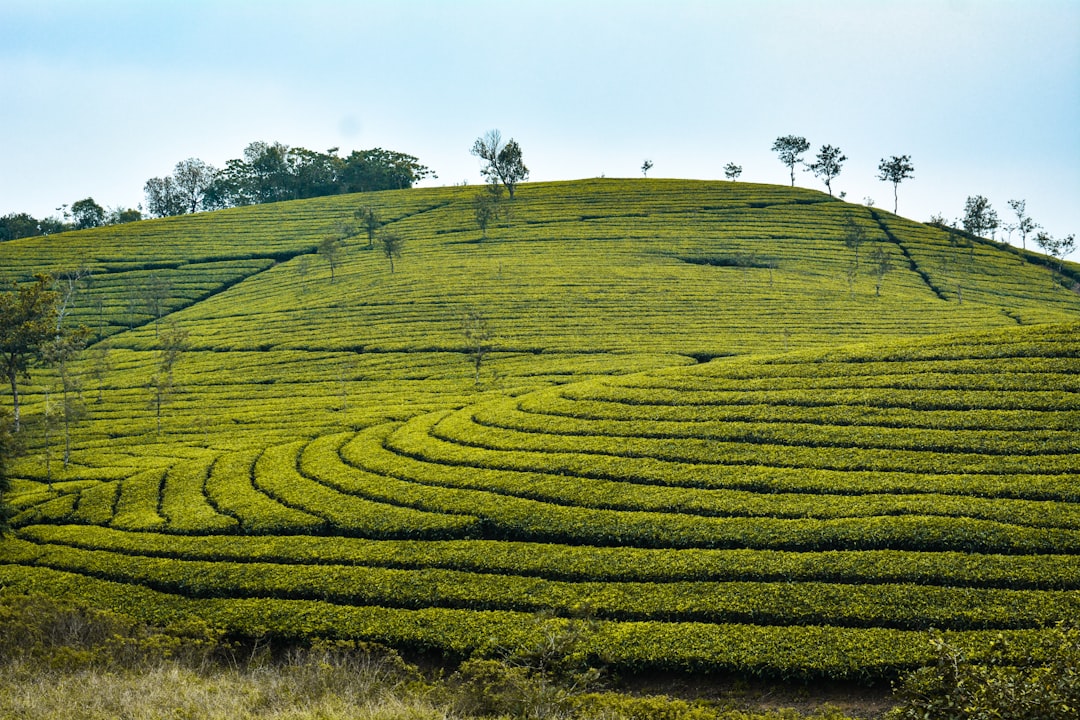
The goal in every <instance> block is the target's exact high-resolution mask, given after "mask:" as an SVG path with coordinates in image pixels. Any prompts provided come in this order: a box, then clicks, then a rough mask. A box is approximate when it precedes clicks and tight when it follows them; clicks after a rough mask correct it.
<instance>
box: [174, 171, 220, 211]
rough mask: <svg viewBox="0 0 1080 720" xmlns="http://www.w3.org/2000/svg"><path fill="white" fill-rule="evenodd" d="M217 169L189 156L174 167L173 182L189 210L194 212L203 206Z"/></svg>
mask: <svg viewBox="0 0 1080 720" xmlns="http://www.w3.org/2000/svg"><path fill="white" fill-rule="evenodd" d="M216 175H217V171H216V170H215V169H214V168H213V166H211V165H208V164H206V163H204V162H203V161H202V160H200V159H198V158H188V159H187V160H181V161H180V162H178V163H176V167H175V168H174V169H173V183H174V185H175V186H176V191H177V192H178V193H179V195H180V199H181V200H182V201H183V203H184V207H185V209H186V211H187V212H189V213H194V212H197V211H198V210H199V209H200V208H202V204H203V198H205V197H206V192H207V190H209V189H210V187H211V186H212V185H213V183H214V178H215V176H216Z"/></svg>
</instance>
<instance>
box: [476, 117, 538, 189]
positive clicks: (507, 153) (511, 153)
mask: <svg viewBox="0 0 1080 720" xmlns="http://www.w3.org/2000/svg"><path fill="white" fill-rule="evenodd" d="M471 152H472V154H473V155H476V156H477V157H478V158H480V159H481V160H484V161H486V162H487V165H485V166H484V167H483V169H481V171H480V172H481V173H482V174H483V176H484V177H485V178H487V179H488V181H489V182H501V183H502V184H503V185H504V186H505V187H506V191H507V192H508V193H510V199H511V200H513V199H514V190H515V189H516V188H517V185H518V183H519V182H521V181H523V180H527V179H528V177H529V168H527V167H525V163H524V162H523V161H522V157H521V146H520V145H518V144H517V142H516V141H515V140H514V139H513V138H510V141H509V142H507V143H505V144H504V143H503V140H502V133H500V132H499V131H498V130H489V131H488V132H487V134H486V135H484V136H483V137H479V138H477V139H476V142H474V143H473V146H472V151H471Z"/></svg>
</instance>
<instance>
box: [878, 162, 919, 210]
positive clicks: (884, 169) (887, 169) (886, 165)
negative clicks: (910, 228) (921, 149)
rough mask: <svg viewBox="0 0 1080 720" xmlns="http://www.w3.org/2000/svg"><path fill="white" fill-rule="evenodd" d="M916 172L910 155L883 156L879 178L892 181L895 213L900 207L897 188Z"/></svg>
mask: <svg viewBox="0 0 1080 720" xmlns="http://www.w3.org/2000/svg"><path fill="white" fill-rule="evenodd" d="M914 172H915V166H914V165H912V164H911V156H910V155H893V156H892V157H891V158H889V159H888V160H885V159H884V158H882V160H881V163H880V164H879V165H878V180H881V181H882V182H891V183H892V188H893V212H894V213H895V212H896V210H897V208H898V207H900V201H899V199H898V194H897V193H898V190H897V188H898V187H899V186H900V183H902V182H903V181H904V180H906V179H908V178H909V177H912V173H914Z"/></svg>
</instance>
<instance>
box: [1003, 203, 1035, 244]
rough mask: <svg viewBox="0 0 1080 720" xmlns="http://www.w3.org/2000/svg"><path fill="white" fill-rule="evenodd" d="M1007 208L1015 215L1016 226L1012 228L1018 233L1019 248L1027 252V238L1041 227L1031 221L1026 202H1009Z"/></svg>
mask: <svg viewBox="0 0 1080 720" xmlns="http://www.w3.org/2000/svg"><path fill="white" fill-rule="evenodd" d="M1009 207H1011V208H1012V209H1013V212H1014V213H1016V225H1014V226H1012V227H1013V228H1014V229H1015V230H1018V231H1019V232H1020V243H1021V247H1023V248H1024V249H1025V250H1027V236H1028V235H1030V234H1031V233H1033V232H1035V231H1036V230H1038V229H1039V228H1040V227H1042V226H1041V225H1039V223H1037V222H1035V221H1034V220H1032V219H1031V216H1030V215H1028V214H1027V201H1026V200H1010V201H1009Z"/></svg>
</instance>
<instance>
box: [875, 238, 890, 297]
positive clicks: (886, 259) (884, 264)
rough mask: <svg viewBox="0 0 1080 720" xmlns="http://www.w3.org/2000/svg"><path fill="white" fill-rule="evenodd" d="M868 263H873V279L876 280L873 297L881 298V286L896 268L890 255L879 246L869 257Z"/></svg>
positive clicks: (885, 249) (884, 248)
mask: <svg viewBox="0 0 1080 720" xmlns="http://www.w3.org/2000/svg"><path fill="white" fill-rule="evenodd" d="M870 262H872V263H873V265H872V267H873V270H874V278H875V279H876V280H877V282H876V283H875V284H874V295H876V296H878V297H881V286H882V284H884V282H885V276H886V275H888V274H889V273H890V272H892V271H893V270H894V269H895V267H896V266H895V265H893V262H892V253H890V252H889V250H888V249H887V248H886V247H884V246H883V245H880V244H879V245H878V246H877V247H876V248H874V252H873V253H872V254H871V255H870Z"/></svg>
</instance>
